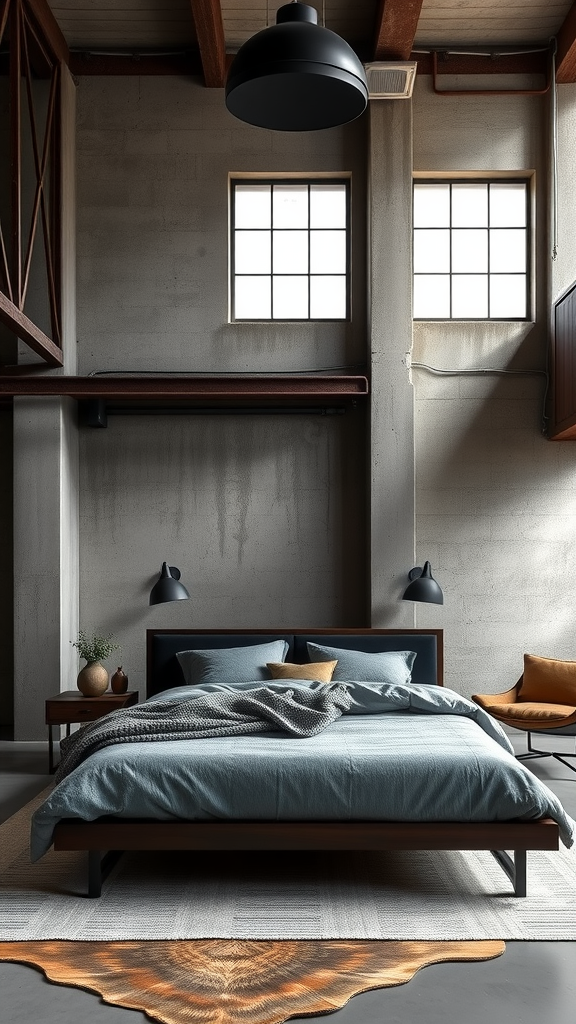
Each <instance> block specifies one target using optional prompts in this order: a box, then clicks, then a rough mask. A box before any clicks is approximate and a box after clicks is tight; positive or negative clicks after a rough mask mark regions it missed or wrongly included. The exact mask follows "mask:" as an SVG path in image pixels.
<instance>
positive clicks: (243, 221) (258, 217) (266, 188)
mask: <svg viewBox="0 0 576 1024" xmlns="http://www.w3.org/2000/svg"><path fill="white" fill-rule="evenodd" d="M270 192H271V187H270V185H237V186H236V188H235V192H234V224H235V227H237V228H269V227H270V217H271V213H270Z"/></svg>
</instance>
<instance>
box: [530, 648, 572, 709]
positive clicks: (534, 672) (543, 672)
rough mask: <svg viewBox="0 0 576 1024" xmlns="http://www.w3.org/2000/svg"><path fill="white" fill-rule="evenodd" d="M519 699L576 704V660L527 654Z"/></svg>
mask: <svg viewBox="0 0 576 1024" xmlns="http://www.w3.org/2000/svg"><path fill="white" fill-rule="evenodd" d="M518 699H519V700H521V701H525V700H530V701H544V702H545V703H546V704H570V705H576V661H557V660H556V659H555V658H538V657H536V655H535V654H525V655H524V676H523V678H522V685H521V687H520V692H519V694H518Z"/></svg>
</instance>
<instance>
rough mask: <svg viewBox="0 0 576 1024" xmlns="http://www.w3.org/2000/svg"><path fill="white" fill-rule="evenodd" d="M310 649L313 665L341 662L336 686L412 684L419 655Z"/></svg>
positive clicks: (336, 671)
mask: <svg viewBox="0 0 576 1024" xmlns="http://www.w3.org/2000/svg"><path fill="white" fill-rule="evenodd" d="M306 646H307V648H308V657H309V658H310V661H332V660H333V659H334V658H336V659H337V661H338V664H337V665H336V668H335V669H334V675H333V676H332V682H344V681H345V680H347V679H357V680H361V681H362V682H365V683H409V682H410V679H411V678H412V665H413V664H414V659H415V658H416V652H415V651H382V652H379V653H377V654H373V653H367V652H366V651H347V650H345V649H344V648H343V647H322V646H321V645H320V644H312V643H307V644H306Z"/></svg>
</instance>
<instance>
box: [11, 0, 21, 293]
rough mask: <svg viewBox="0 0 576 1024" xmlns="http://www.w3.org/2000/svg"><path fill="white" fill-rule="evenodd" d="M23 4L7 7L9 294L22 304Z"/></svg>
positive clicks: (19, 2)
mask: <svg viewBox="0 0 576 1024" xmlns="http://www.w3.org/2000/svg"><path fill="white" fill-rule="evenodd" d="M21 13H22V4H21V0H12V5H11V7H10V70H9V90H10V93H9V95H10V103H9V111H10V113H9V125H10V127H9V132H10V136H9V146H10V196H11V204H10V210H11V212H10V236H11V246H10V257H11V266H10V277H11V280H12V297H13V299H14V303H15V305H16V306H17V307H18V309H21V308H22V138H21V124H20V114H21V105H22V92H21V82H22V62H21V55H22V46H21V39H22V32H21V30H22V18H21Z"/></svg>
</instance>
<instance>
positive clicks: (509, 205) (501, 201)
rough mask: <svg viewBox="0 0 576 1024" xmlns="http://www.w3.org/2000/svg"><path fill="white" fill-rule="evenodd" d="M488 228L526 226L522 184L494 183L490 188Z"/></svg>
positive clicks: (523, 186) (524, 193)
mask: <svg viewBox="0 0 576 1024" xmlns="http://www.w3.org/2000/svg"><path fill="white" fill-rule="evenodd" d="M490 226H491V227H493V228H494V227H502V228H514V227H525V226H526V186H525V185H524V184H522V183H518V182H511V183H510V184H506V183H502V184H500V183H494V184H492V185H491V186H490Z"/></svg>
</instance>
